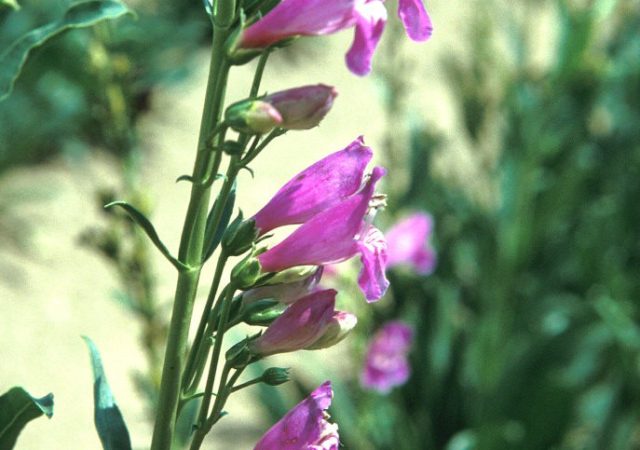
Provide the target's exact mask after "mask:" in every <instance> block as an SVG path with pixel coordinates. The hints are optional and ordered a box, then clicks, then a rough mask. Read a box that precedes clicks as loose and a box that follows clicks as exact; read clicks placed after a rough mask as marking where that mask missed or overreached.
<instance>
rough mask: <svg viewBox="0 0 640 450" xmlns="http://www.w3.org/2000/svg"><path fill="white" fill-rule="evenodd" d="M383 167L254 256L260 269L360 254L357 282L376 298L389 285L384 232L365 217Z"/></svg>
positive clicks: (325, 261) (370, 297) (369, 298)
mask: <svg viewBox="0 0 640 450" xmlns="http://www.w3.org/2000/svg"><path fill="white" fill-rule="evenodd" d="M383 175H384V169H383V168H381V167H375V168H374V169H373V172H372V173H371V176H370V177H369V180H368V181H367V182H366V184H365V185H364V187H363V188H362V189H361V190H360V191H359V192H357V193H356V194H354V195H352V196H351V197H349V198H347V199H346V200H343V201H342V202H340V203H338V204H336V205H335V206H332V207H330V208H328V209H325V210H324V211H322V212H321V213H318V214H316V215H315V216H313V217H312V218H311V219H309V220H308V221H307V222H305V223H304V224H302V225H301V226H300V227H299V228H298V229H297V230H295V231H294V232H293V233H292V234H291V235H289V236H288V237H287V238H286V239H285V240H284V241H282V242H281V243H280V244H278V245H276V246H275V247H273V248H271V249H269V250H267V251H266V252H265V253H262V254H261V255H259V256H258V260H259V262H260V265H261V266H262V269H263V270H264V271H266V272H278V271H280V270H284V269H287V268H289V267H294V266H304V265H325V264H331V263H336V262H340V261H344V260H347V259H349V258H351V257H353V256H355V255H357V254H360V256H361V258H360V259H361V261H362V264H363V270H362V271H361V273H360V276H359V278H358V284H359V285H360V287H361V289H362V291H363V292H364V294H365V297H366V299H367V301H374V300H378V299H379V298H380V297H382V296H383V295H384V293H385V291H386V289H387V287H388V286H389V282H388V281H387V279H386V276H385V273H384V272H385V264H386V243H385V241H384V236H382V233H380V232H379V231H378V230H376V229H375V228H373V227H372V226H371V225H369V223H368V222H367V220H366V215H367V212H368V210H369V202H370V201H371V198H372V197H373V194H374V190H375V185H376V183H377V182H378V180H379V179H380V178H381V177H382V176H383Z"/></svg>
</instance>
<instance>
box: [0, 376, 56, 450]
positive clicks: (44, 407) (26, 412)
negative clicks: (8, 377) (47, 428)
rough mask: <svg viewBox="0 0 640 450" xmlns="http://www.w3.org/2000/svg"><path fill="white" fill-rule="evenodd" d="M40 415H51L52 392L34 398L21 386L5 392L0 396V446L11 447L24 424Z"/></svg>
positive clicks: (3, 447)
mask: <svg viewBox="0 0 640 450" xmlns="http://www.w3.org/2000/svg"><path fill="white" fill-rule="evenodd" d="M42 415H46V416H47V417H48V418H51V416H52V415H53V394H48V395H46V396H44V397H42V398H34V397H31V395H29V393H28V392H27V391H25V390H24V389H23V388H21V387H13V388H11V389H9V390H8V391H7V392H5V393H4V394H3V395H2V396H0V448H1V449H3V450H4V449H6V450H9V449H11V448H13V447H14V445H15V443H16V441H17V439H18V435H19V434H20V432H21V431H22V429H23V428H24V427H25V426H26V424H27V423H28V422H30V421H31V420H33V419H36V418H38V417H40V416H42Z"/></svg>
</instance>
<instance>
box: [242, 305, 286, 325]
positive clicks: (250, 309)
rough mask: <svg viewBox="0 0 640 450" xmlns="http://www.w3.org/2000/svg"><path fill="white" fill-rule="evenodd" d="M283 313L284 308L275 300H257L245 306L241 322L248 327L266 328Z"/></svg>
mask: <svg viewBox="0 0 640 450" xmlns="http://www.w3.org/2000/svg"><path fill="white" fill-rule="evenodd" d="M283 311H284V306H283V305H282V304H281V303H280V302H278V301H277V300H272V299H263V300H258V301H256V302H254V303H251V304H249V305H248V306H247V308H246V310H245V312H244V314H243V315H242V320H243V321H244V322H245V323H246V324H248V325H258V326H267V325H270V324H271V322H273V321H274V320H276V319H277V318H278V317H280V315H281V314H282V312H283Z"/></svg>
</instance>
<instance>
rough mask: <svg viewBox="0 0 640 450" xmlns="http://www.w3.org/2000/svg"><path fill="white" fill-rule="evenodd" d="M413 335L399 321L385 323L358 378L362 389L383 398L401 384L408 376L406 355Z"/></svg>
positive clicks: (376, 336)
mask: <svg viewBox="0 0 640 450" xmlns="http://www.w3.org/2000/svg"><path fill="white" fill-rule="evenodd" d="M412 340H413V331H412V330H411V328H409V327H408V326H407V325H406V324H405V323H403V322H400V321H395V322H388V323H387V324H386V325H384V326H383V327H382V328H381V329H380V330H378V332H377V333H376V334H375V336H374V337H373V339H372V340H371V343H370V344H369V349H368V351H367V356H366V360H365V365H364V369H363V371H362V375H361V378H360V380H361V383H362V385H363V386H364V387H366V388H369V389H373V390H376V391H378V392H381V393H383V394H386V393H388V392H389V391H390V390H391V388H393V387H394V386H400V385H402V384H404V383H405V382H406V381H407V380H408V379H409V375H410V374H411V369H410V367H409V361H408V360H407V353H408V351H409V347H410V346H411V341H412Z"/></svg>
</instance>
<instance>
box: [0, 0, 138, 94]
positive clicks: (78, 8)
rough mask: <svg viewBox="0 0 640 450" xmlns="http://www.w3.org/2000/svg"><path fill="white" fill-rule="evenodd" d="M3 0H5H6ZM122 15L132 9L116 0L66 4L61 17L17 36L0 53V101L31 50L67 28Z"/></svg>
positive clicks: (8, 92)
mask: <svg viewBox="0 0 640 450" xmlns="http://www.w3.org/2000/svg"><path fill="white" fill-rule="evenodd" d="M2 1H3V2H4V3H6V2H7V0H2ZM10 3H11V2H10ZM124 14H131V11H130V10H129V9H127V7H126V6H125V5H124V4H122V3H120V2H119V1H117V0H92V1H88V2H82V3H76V4H75V5H71V6H70V7H69V9H68V10H67V12H66V13H65V15H64V16H63V17H62V18H61V19H59V20H56V21H54V22H51V23H48V24H46V25H43V26H41V27H39V28H36V29H35V30H31V31H29V32H28V33H26V34H25V35H24V36H22V37H20V38H19V39H18V40H17V41H15V42H14V43H13V44H11V46H9V48H8V49H7V51H6V52H4V53H3V54H2V55H1V56H0V101H1V100H3V99H4V98H5V97H7V96H8V95H9V94H10V93H11V91H12V90H13V84H14V83H15V81H16V79H17V78H18V76H19V75H20V72H21V71H22V67H23V66H24V64H25V62H26V61H27V58H28V57H29V53H30V52H31V50H33V49H34V48H36V47H39V46H40V45H42V44H44V43H45V42H47V41H48V40H50V39H52V38H54V37H55V36H57V35H59V34H60V33H62V32H64V31H66V30H69V29H72V28H82V27H89V26H92V25H94V24H96V23H98V22H101V21H103V20H108V19H115V18H118V17H120V16H122V15H124Z"/></svg>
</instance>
